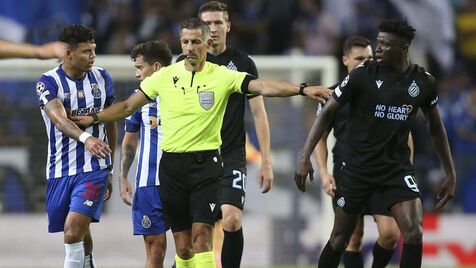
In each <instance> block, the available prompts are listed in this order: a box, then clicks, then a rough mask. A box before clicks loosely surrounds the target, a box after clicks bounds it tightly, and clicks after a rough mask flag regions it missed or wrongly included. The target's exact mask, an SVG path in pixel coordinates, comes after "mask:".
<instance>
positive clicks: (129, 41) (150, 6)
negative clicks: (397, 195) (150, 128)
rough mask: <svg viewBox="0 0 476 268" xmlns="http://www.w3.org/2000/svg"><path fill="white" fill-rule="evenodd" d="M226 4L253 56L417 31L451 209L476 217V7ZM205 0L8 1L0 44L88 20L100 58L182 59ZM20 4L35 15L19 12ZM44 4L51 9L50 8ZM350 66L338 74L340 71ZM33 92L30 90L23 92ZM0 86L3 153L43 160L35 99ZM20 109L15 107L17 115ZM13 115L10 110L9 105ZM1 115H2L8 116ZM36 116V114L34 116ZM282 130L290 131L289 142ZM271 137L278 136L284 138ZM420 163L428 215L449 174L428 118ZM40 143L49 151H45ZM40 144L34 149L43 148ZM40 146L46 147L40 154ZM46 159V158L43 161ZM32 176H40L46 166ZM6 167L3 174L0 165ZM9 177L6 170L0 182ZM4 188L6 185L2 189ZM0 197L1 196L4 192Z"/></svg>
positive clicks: (342, 1) (305, 0)
mask: <svg viewBox="0 0 476 268" xmlns="http://www.w3.org/2000/svg"><path fill="white" fill-rule="evenodd" d="M223 1H224V2H226V3H227V4H228V5H229V10H230V11H231V12H230V20H231V23H232V29H233V30H232V31H231V33H230V34H229V40H228V45H229V46H233V47H236V48H239V49H241V50H244V51H246V52H247V53H249V54H250V55H269V54H272V55H289V54H303V55H335V56H337V57H339V58H340V56H341V53H342V52H341V44H342V42H343V40H344V39H345V38H346V37H348V36H350V35H354V34H358V35H363V36H366V37H368V38H369V39H371V40H373V39H375V36H376V33H377V25H378V23H379V21H381V20H382V19H383V18H392V17H406V18H408V20H409V21H410V23H411V24H412V25H413V26H415V28H416V29H417V37H416V39H415V40H414V42H413V44H412V48H411V51H412V61H413V62H415V63H419V64H421V65H423V66H425V67H426V68H427V70H428V71H429V72H430V73H432V74H433V75H434V76H435V77H436V78H437V82H438V88H439V107H440V111H441V113H442V117H443V120H444V123H445V126H446V129H447V132H448V136H449V139H450V144H451V148H452V153H453V157H454V161H455V164H456V168H457V176H458V191H457V196H456V198H455V200H454V201H453V202H452V205H450V206H449V208H448V210H453V211H465V212H476V197H474V196H473V195H472V194H471V189H476V81H475V80H474V77H475V76H474V73H473V72H474V71H473V70H475V69H476V0H223ZM203 2H205V0H74V1H62V0H44V1H28V0H15V1H13V0H2V1H1V2H0V38H2V39H9V40H12V41H17V42H19V41H23V42H31V43H44V42H47V41H53V40H56V37H57V33H58V32H59V29H61V28H62V27H63V26H64V25H67V24H71V23H82V24H87V25H89V26H91V27H93V28H94V29H95V30H96V43H97V53H98V54H129V52H130V50H131V48H132V47H133V46H134V45H135V44H136V43H138V42H142V41H147V40H151V39H161V40H164V41H166V42H167V43H168V44H169V45H170V47H171V49H172V51H173V52H174V53H175V54H179V53H180V52H181V51H180V43H179V36H178V33H179V27H180V23H181V21H182V20H183V19H185V18H188V17H194V16H196V15H197V10H198V7H199V6H200V5H201V4H203ZM18 6H23V7H25V6H28V7H29V8H28V9H26V8H23V9H19V8H18ZM45 7H48V8H45ZM344 72H345V71H344V69H342V70H341V73H342V74H343V73H344ZM21 86H22V87H31V85H21ZM15 87H18V84H17V85H16V86H13V87H12V86H11V84H10V83H9V82H8V81H7V82H5V81H2V82H1V83H0V109H2V110H1V112H0V120H1V127H0V148H2V147H9V146H18V145H21V146H25V147H28V148H30V149H31V150H32V151H33V152H36V151H40V152H38V154H35V153H34V154H33V156H32V158H34V157H38V155H41V157H44V152H41V149H40V148H41V146H38V145H36V144H38V143H37V142H36V141H35V139H43V138H44V137H42V136H40V137H39V138H38V137H35V136H34V135H33V134H32V131H33V130H35V131H38V130H37V129H38V128H40V129H41V128H42V126H41V122H40V124H38V125H36V124H37V123H34V124H35V128H36V129H35V128H34V129H32V125H31V123H30V120H31V118H30V117H31V116H30V114H31V113H36V114H39V111H38V108H37V106H36V101H35V99H34V96H33V97H32V98H29V97H27V98H25V96H24V95H22V96H18V98H16V97H15V96H12V95H15V93H14V92H15ZM13 106H15V108H12V107H13ZM9 107H10V108H11V109H10V108H9ZM4 111H5V112H4ZM38 118H39V116H38ZM285 134H286V133H284V135H285ZM276 135H280V132H273V131H272V137H273V139H275V138H276V139H279V137H276ZM413 135H414V139H415V149H416V154H415V166H416V168H417V172H418V178H419V184H420V185H421V188H423V190H422V191H423V193H424V195H425V200H424V201H425V208H426V209H427V210H431V209H432V206H433V204H434V196H435V192H434V191H435V190H436V189H438V185H439V183H440V182H441V181H442V176H444V172H443V171H442V170H441V168H440V167H439V165H438V161H437V160H436V159H435V157H436V156H435V154H434V153H433V152H432V151H431V150H432V149H431V146H430V144H428V143H429V139H428V137H427V135H428V134H427V131H426V129H425V126H424V124H423V118H419V119H418V120H417V123H416V124H415V127H414V131H413ZM42 145H43V144H42ZM37 147H38V148H37ZM43 148H44V147H43ZM42 159H46V158H42ZM35 162H39V163H40V164H38V167H36V166H35V165H37V164H32V165H34V167H32V169H33V170H37V169H38V170H39V171H38V174H35V175H36V177H41V176H42V172H43V168H44V166H43V164H44V161H43V160H41V161H33V162H32V163H35ZM0 169H1V167H0ZM4 174H6V172H2V171H1V170H0V185H1V182H2V180H5V176H4ZM0 188H1V187H0ZM0 192H1V191H0Z"/></svg>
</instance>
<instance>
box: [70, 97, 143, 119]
mask: <svg viewBox="0 0 476 268" xmlns="http://www.w3.org/2000/svg"><path fill="white" fill-rule="evenodd" d="M148 102H149V99H147V97H146V95H145V94H144V92H142V90H137V92H135V93H134V94H132V95H131V96H130V97H129V98H128V99H127V100H124V101H121V102H117V103H114V104H112V105H111V106H109V107H107V108H106V109H104V110H103V111H101V112H100V113H97V114H92V115H87V116H73V117H71V120H73V122H74V123H75V124H76V125H78V126H80V127H88V126H90V125H92V124H97V123H101V122H113V121H117V120H120V119H124V118H126V117H127V116H129V115H131V114H132V113H133V112H134V111H135V110H137V109H138V108H139V107H142V106H144V105H145V104H147V103H148Z"/></svg>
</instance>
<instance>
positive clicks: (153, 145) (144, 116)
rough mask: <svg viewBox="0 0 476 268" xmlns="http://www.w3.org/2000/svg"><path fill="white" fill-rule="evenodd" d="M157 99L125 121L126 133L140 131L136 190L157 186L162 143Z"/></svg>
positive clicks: (158, 183)
mask: <svg viewBox="0 0 476 268" xmlns="http://www.w3.org/2000/svg"><path fill="white" fill-rule="evenodd" d="M158 100H159V99H158V97H157V99H155V100H152V101H151V102H149V103H148V104H146V105H144V106H142V108H140V109H138V110H137V111H135V112H134V113H133V114H132V115H131V116H129V117H127V118H126V120H125V131H126V132H138V131H139V130H140V152H139V163H138V165H137V172H136V188H137V187H145V186H158V185H160V182H159V163H160V158H161V157H162V150H160V142H161V141H162V126H161V123H160V109H159V104H158V103H159V101H158Z"/></svg>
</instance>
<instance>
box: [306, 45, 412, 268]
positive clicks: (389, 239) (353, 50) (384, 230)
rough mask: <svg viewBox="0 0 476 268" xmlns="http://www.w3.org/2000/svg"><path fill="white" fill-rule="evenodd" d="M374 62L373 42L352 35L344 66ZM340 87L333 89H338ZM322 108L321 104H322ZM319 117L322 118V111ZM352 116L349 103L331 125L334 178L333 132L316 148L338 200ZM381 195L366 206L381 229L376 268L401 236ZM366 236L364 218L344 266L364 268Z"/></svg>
mask: <svg viewBox="0 0 476 268" xmlns="http://www.w3.org/2000/svg"><path fill="white" fill-rule="evenodd" d="M371 59H372V48H371V46H370V41H369V40H368V39H367V38H365V37H362V36H352V37H349V38H347V39H346V40H345V41H344V45H343V56H342V63H343V64H344V65H345V66H346V68H347V72H348V73H350V72H351V71H352V70H353V69H354V68H355V67H356V66H357V65H359V64H361V63H362V62H364V61H366V60H371ZM338 85H339V84H336V85H335V86H333V87H332V88H333V89H335V88H336V87H337V86H338ZM319 107H321V105H320V104H319ZM317 115H319V110H318V113H317ZM348 117H349V104H346V105H343V106H341V107H339V109H337V110H336V113H335V116H334V119H333V120H332V122H331V127H330V128H331V129H333V130H334V136H335V138H336V142H335V145H334V146H333V148H332V156H333V163H334V167H333V171H332V174H333V175H330V174H329V172H328V170H327V141H326V140H327V137H328V134H329V131H326V133H324V136H323V137H322V138H321V140H320V141H319V143H318V144H317V146H316V148H315V149H314V156H315V158H316V162H317V166H318V170H319V178H320V179H321V182H322V188H323V190H324V191H325V193H326V194H328V195H329V196H331V197H334V190H335V188H336V183H337V185H338V184H339V181H340V177H341V176H340V170H341V167H342V158H343V156H344V141H345V137H344V135H345V129H346V124H347V118H348ZM408 146H409V147H410V150H411V151H413V140H412V138H411V134H410V136H409V137H408ZM380 199H381V196H380V194H379V193H374V194H373V195H372V198H371V199H370V202H368V204H366V208H365V210H364V211H363V214H369V215H373V217H374V220H375V222H376V223H377V227H378V228H377V229H378V233H379V236H378V240H377V242H376V243H375V245H374V248H373V250H372V252H373V264H372V268H379V267H385V266H386V265H387V264H388V263H389V262H390V259H391V258H392V255H393V252H394V251H395V247H396V245H397V241H398V238H399V237H400V230H399V229H398V226H397V223H396V222H395V220H394V219H393V217H392V215H391V213H390V210H388V209H387V208H386V207H383V206H381V202H380ZM363 235H364V222H363V217H359V219H358V222H357V226H356V228H355V230H354V232H353V233H352V236H351V238H350V240H349V244H348V245H347V247H346V249H345V251H344V254H343V258H342V260H343V263H344V267H345V268H363V267H364V263H363V257H362V253H361V245H362V237H363Z"/></svg>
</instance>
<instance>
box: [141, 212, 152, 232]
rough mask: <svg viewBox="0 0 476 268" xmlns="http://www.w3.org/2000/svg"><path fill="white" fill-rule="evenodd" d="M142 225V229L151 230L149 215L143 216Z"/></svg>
mask: <svg viewBox="0 0 476 268" xmlns="http://www.w3.org/2000/svg"><path fill="white" fill-rule="evenodd" d="M140 224H141V225H142V227H144V228H145V229H147V228H150V226H151V225H152V222H151V221H150V219H149V217H147V215H144V216H142V221H141V222H140Z"/></svg>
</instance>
